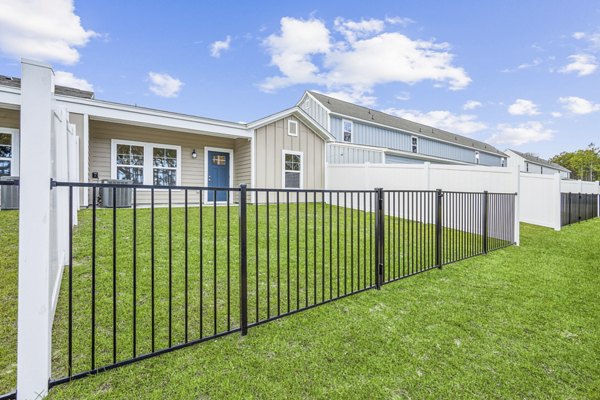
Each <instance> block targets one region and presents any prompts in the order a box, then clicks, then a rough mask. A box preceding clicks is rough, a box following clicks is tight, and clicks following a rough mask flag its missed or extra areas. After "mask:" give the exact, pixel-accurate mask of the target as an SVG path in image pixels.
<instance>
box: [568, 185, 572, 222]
mask: <svg viewBox="0 0 600 400" xmlns="http://www.w3.org/2000/svg"><path fill="white" fill-rule="evenodd" d="M571 197H572V194H571V192H569V224H568V225H571Z"/></svg>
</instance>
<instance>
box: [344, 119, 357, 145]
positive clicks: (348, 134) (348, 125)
mask: <svg viewBox="0 0 600 400" xmlns="http://www.w3.org/2000/svg"><path fill="white" fill-rule="evenodd" d="M353 131H354V124H353V123H352V121H348V120H346V119H344V120H342V140H343V141H344V142H348V143H352V133H353Z"/></svg>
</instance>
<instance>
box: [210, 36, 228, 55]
mask: <svg viewBox="0 0 600 400" xmlns="http://www.w3.org/2000/svg"><path fill="white" fill-rule="evenodd" d="M230 47H231V36H229V35H227V37H226V38H225V40H217V41H216V42H213V43H212V44H211V45H210V55H211V57H215V58H219V57H221V53H222V52H224V51H227V50H229V48H230Z"/></svg>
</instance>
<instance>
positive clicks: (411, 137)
mask: <svg viewBox="0 0 600 400" xmlns="http://www.w3.org/2000/svg"><path fill="white" fill-rule="evenodd" d="M413 139H417V144H416V146H417V151H413V146H414V145H413ZM419 147H420V146H419V137H418V136H416V135H411V136H410V152H411V153H412V154H419Z"/></svg>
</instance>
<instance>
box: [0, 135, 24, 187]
mask: <svg viewBox="0 0 600 400" xmlns="http://www.w3.org/2000/svg"><path fill="white" fill-rule="evenodd" d="M18 175H19V134H18V130H16V129H6V128H0V176H18Z"/></svg>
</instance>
